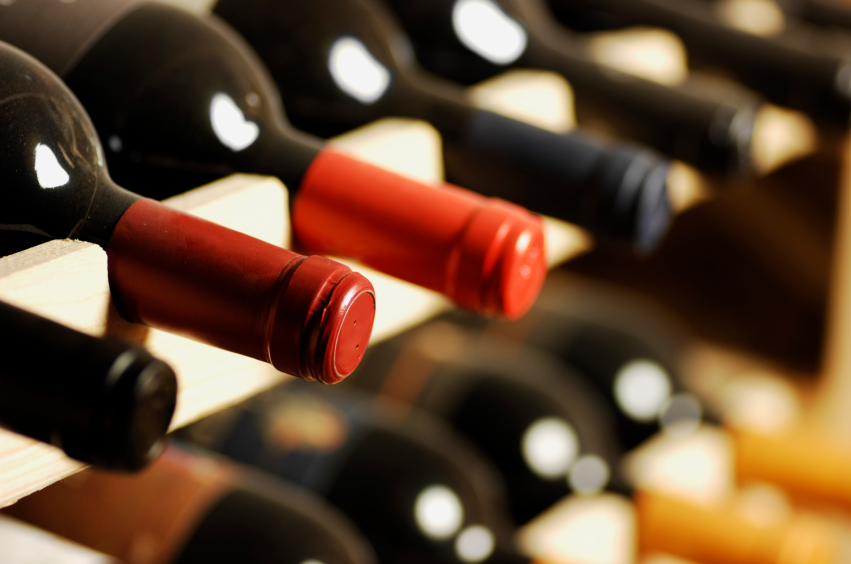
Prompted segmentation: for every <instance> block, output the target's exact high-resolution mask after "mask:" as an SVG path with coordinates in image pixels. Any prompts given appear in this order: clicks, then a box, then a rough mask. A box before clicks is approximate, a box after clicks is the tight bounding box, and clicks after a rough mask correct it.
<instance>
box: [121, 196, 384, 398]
mask: <svg viewBox="0 0 851 564" xmlns="http://www.w3.org/2000/svg"><path fill="white" fill-rule="evenodd" d="M106 252H107V256H108V266H109V283H110V288H111V290H112V294H113V300H114V302H115V304H116V307H117V308H118V311H119V312H120V313H121V315H123V316H124V317H125V318H126V319H128V320H130V321H134V322H138V323H143V324H145V325H148V326H151V327H156V328H158V329H163V330H165V331H169V332H172V333H177V334H180V335H183V336H186V337H189V338H191V339H195V340H197V341H201V342H203V343H207V344H210V345H213V346H216V347H219V348H222V349H227V350H230V351H233V352H236V353H239V354H243V355H246V356H250V357H253V358H256V359H259V360H263V361H266V362H269V363H271V364H272V365H273V366H274V367H275V368H277V369H278V370H280V371H282V372H286V373H288V374H292V375H294V376H298V377H299V378H303V379H305V380H319V381H321V382H323V383H326V384H333V383H335V382H339V381H340V380H342V379H343V378H345V377H346V376H348V375H349V374H351V373H352V371H353V370H354V369H355V368H356V367H357V365H358V363H359V362H360V360H361V358H362V357H363V353H364V351H365V350H366V346H367V343H368V342H369V337H370V333H371V332H372V323H373V320H374V317H375V292H374V290H373V288H372V284H370V282H369V280H367V279H366V278H364V277H363V276H362V275H360V274H358V273H356V272H353V271H352V270H351V269H350V268H349V267H347V266H345V265H343V264H340V263H338V262H335V261H332V260H329V259H327V258H324V257H320V256H311V257H305V256H303V255H300V254H297V253H294V252H292V251H288V250H286V249H282V248H280V247H276V246H275V245H271V244H269V243H266V242H264V241H261V240H259V239H255V238H253V237H250V236H248V235H245V234H243V233H239V232H237V231H233V230H231V229H228V228H226V227H222V226H220V225H217V224H215V223H212V222H209V221H205V220H203V219H200V218H197V217H194V216H192V215H188V214H185V213H182V212H179V211H177V210H173V209H171V208H168V207H167V206H165V205H163V204H160V203H159V202H155V201H153V200H149V199H143V200H139V201H137V202H136V203H134V204H133V205H131V206H130V207H129V208H128V209H127V211H126V212H124V215H123V216H122V217H121V220H120V221H119V222H118V225H117V226H116V227H115V230H114V231H113V234H112V237H111V238H110V241H109V244H108V245H107V249H106Z"/></svg>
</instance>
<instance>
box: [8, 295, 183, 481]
mask: <svg viewBox="0 0 851 564" xmlns="http://www.w3.org/2000/svg"><path fill="white" fill-rule="evenodd" d="M0 354H1V355H2V357H3V367H2V369H0V424H2V425H3V426H4V427H7V428H8V429H11V430H13V431H15V432H17V433H20V434H22V435H26V436H28V437H31V438H33V439H37V440H39V441H42V442H46V443H50V444H53V445H55V446H57V447H59V448H61V449H62V450H64V451H65V454H67V455H68V456H70V457H72V458H76V459H77V460H80V461H82V462H86V463H88V464H92V465H94V466H97V467H99V468H105V469H113V470H139V469H140V468H142V467H143V466H145V465H146V464H147V463H148V462H150V461H151V460H153V459H154V458H156V457H157V456H158V455H159V453H160V451H161V450H162V448H163V445H164V442H165V434H166V433H167V432H168V426H169V423H170V422H171V417H172V415H173V414H174V408H175V404H176V402H177V378H176V377H175V375H174V372H172V370H171V368H170V367H169V366H168V365H167V364H165V363H164V362H162V361H160V360H157V359H156V358H154V357H153V356H151V355H150V353H148V352H147V351H146V350H144V349H142V348H141V347H138V346H135V345H131V344H129V343H126V342H124V341H121V340H120V339H117V338H115V337H105V338H97V337H92V336H89V335H86V334H84V333H80V332H79V331H75V330H74V329H71V328H69V327H66V326H64V325H60V324H59V323H56V322H53V321H50V320H49V319H45V318H43V317H41V316H39V315H36V314H34V313H30V312H28V311H24V310H22V309H19V308H17V307H14V306H12V305H9V304H6V303H2V302H0Z"/></svg>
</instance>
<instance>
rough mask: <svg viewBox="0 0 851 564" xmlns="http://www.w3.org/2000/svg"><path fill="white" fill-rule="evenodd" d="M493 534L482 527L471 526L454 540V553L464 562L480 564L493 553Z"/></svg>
mask: <svg viewBox="0 0 851 564" xmlns="http://www.w3.org/2000/svg"><path fill="white" fill-rule="evenodd" d="M494 544H495V542H494V538H493V533H492V532H491V531H490V529H488V528H487V527H484V526H482V525H471V526H469V527H467V528H466V529H464V530H463V531H461V534H460V535H458V538H457V539H455V553H456V554H458V558H460V559H461V560H463V561H464V562H481V561H483V560H485V559H486V558H487V557H488V556H490V555H491V553H492V552H493V547H494Z"/></svg>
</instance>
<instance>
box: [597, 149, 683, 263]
mask: <svg viewBox="0 0 851 564" xmlns="http://www.w3.org/2000/svg"><path fill="white" fill-rule="evenodd" d="M669 172H670V161H668V160H667V159H665V158H663V157H661V156H659V155H657V154H655V153H654V152H651V151H648V150H645V149H642V148H640V147H636V146H633V145H631V144H624V145H622V146H620V147H618V148H617V149H616V150H614V151H613V152H612V155H611V157H610V160H609V161H608V162H607V164H606V167H605V169H604V172H603V174H602V176H601V178H600V182H601V187H602V194H603V195H604V197H603V204H602V206H601V208H600V210H601V213H602V214H603V218H602V221H603V223H604V224H605V230H606V232H607V234H608V236H609V237H610V238H613V239H616V240H618V239H620V240H627V241H631V242H632V244H633V247H634V249H635V250H636V251H638V252H639V253H649V252H651V251H653V250H654V249H655V248H656V247H657V246H658V244H659V243H660V241H661V240H662V238H663V237H664V235H665V233H667V231H668V227H669V226H670V223H671V217H672V215H673V212H672V209H671V204H670V198H669V196H668V175H669Z"/></svg>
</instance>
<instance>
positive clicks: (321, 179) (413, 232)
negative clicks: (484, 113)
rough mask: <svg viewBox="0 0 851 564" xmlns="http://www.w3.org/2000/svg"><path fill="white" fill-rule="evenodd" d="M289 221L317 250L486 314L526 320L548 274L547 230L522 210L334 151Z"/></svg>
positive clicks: (309, 178)
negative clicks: (423, 181) (393, 277)
mask: <svg viewBox="0 0 851 564" xmlns="http://www.w3.org/2000/svg"><path fill="white" fill-rule="evenodd" d="M292 215H293V217H292V221H293V231H294V233H295V235H296V237H297V239H298V241H299V243H300V244H301V245H303V246H304V248H306V249H308V250H310V251H311V252H317V253H321V254H328V255H335V256H342V257H352V258H356V259H358V260H360V261H361V262H363V263H364V264H366V265H368V266H371V267H373V268H375V269H377V270H380V271H382V272H386V273H388V274H392V275H393V276H396V277H398V278H402V279H404V280H408V281H410V282H413V283H415V284H419V285H420V286H423V287H426V288H429V289H431V290H435V291H437V292H441V293H443V294H445V295H447V296H449V297H450V298H451V299H452V300H454V301H455V302H456V303H457V304H458V305H460V306H461V307H464V308H466V309H470V310H472V311H475V312H477V313H481V314H485V315H498V316H505V317H508V318H510V319H516V318H518V317H520V316H521V315H523V314H524V313H525V312H526V311H527V310H528V309H529V307H531V305H532V303H533V302H534V300H535V298H536V297H537V295H538V292H539V291H540V289H541V285H542V284H543V281H544V278H545V276H546V271H547V264H546V257H545V253H544V235H543V224H542V221H541V219H540V218H539V217H537V216H535V215H533V214H531V213H530V212H528V211H527V210H526V209H524V208H521V207H519V206H516V205H514V204H510V203H508V202H505V201H503V200H500V199H497V198H485V197H483V196H480V195H478V194H474V193H472V192H469V191H467V190H464V189H462V188H458V187H455V186H451V185H445V186H440V187H438V186H431V185H428V184H424V183H422V182H417V181H415V180H411V179H408V178H405V177H403V176H400V175H398V174H394V173H392V172H389V171H387V170H384V169H382V168H379V167H376V166H373V165H370V164H368V163H365V162H363V161H359V160H357V159H355V158H352V157H349V156H347V155H344V154H342V153H339V152H336V151H333V150H330V149H325V150H324V151H322V152H321V153H320V154H319V155H318V156H317V157H316V158H315V159H314V160H313V162H312V163H311V165H310V168H309V169H308V170H307V173H306V174H305V176H304V179H303V180H302V183H301V185H300V186H299V190H298V192H297V194H296V197H295V202H294V203H293V212H292Z"/></svg>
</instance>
